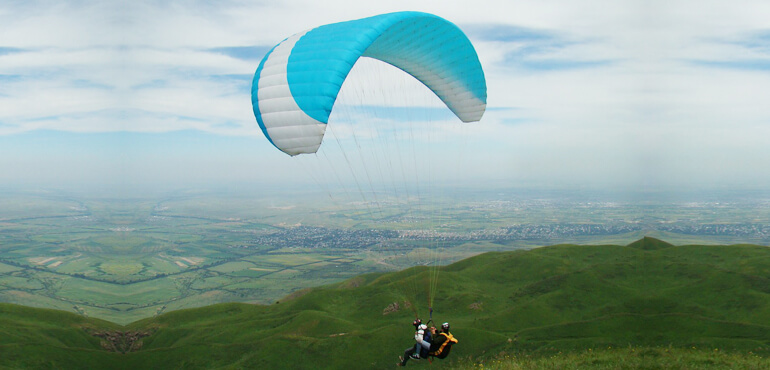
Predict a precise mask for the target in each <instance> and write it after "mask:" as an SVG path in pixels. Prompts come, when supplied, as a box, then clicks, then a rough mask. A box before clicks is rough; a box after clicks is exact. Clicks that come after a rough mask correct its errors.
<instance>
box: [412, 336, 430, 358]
mask: <svg viewBox="0 0 770 370" xmlns="http://www.w3.org/2000/svg"><path fill="white" fill-rule="evenodd" d="M415 348H416V350H417V354H418V355H420V358H427V357H428V356H427V354H428V352H430V342H428V341H427V340H424V341H422V342H420V343H417V346H415ZM423 355H425V356H423Z"/></svg>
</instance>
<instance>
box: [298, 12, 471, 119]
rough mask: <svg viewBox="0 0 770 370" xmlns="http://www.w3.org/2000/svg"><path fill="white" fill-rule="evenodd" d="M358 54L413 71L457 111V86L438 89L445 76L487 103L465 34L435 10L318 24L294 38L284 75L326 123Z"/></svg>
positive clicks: (301, 102)
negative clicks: (455, 89) (453, 88)
mask: <svg viewBox="0 0 770 370" xmlns="http://www.w3.org/2000/svg"><path fill="white" fill-rule="evenodd" d="M361 56H367V57H372V58H375V59H379V60H382V61H384V62H386V63H389V64H392V65H393V66H395V67H397V68H400V69H402V70H404V71H405V72H407V73H409V74H411V75H412V76H414V77H415V78H417V79H418V80H420V81H421V82H423V83H424V84H425V85H426V86H428V88H430V89H431V90H432V91H434V92H435V93H436V95H438V96H439V98H441V99H442V100H443V101H444V103H446V104H447V106H448V107H449V108H450V109H451V110H452V111H453V112H454V113H455V114H457V115H458V116H461V112H458V111H456V109H455V106H456V105H457V104H456V103H457V102H455V101H454V98H457V96H456V95H455V94H457V93H459V92H458V91H453V90H451V89H449V90H448V89H443V91H442V89H441V87H442V86H443V85H444V84H445V83H447V82H448V81H449V82H454V83H456V84H459V85H460V86H462V89H463V90H465V91H467V92H470V94H472V96H473V97H475V98H476V99H478V100H479V101H480V102H481V103H486V81H485V79H484V72H483V70H482V69H481V64H480V63H479V60H478V56H477V55H476V51H475V50H474V48H473V45H472V44H471V42H470V40H468V38H467V37H466V36H465V34H463V32H462V31H461V30H460V29H459V28H458V27H457V26H455V25H454V24H452V23H450V22H448V21H446V20H444V19H442V18H440V17H437V16H435V15H431V14H427V13H419V12H399V13H390V14H383V15H378V16H374V17H370V18H364V19H359V20H353V21H348V22H342V23H334V24H329V25H325V26H321V27H318V28H315V29H313V30H311V31H309V32H308V33H307V34H305V35H304V36H303V37H302V38H300V39H299V41H297V43H296V45H295V46H294V48H293V49H292V51H291V55H290V56H289V61H288V65H287V80H288V82H289V87H290V89H291V94H292V96H293V97H294V100H295V101H296V102H297V105H298V106H299V107H300V108H301V109H302V111H304V112H305V113H306V114H307V115H308V116H310V117H312V118H314V119H316V120H318V121H320V122H324V123H327V122H328V119H329V115H330V114H331V111H332V107H333V106H334V102H335V100H336V99H337V94H338V92H339V90H340V88H341V86H342V83H343V82H344V81H345V78H346V77H347V75H348V73H349V72H350V70H351V68H353V65H354V64H355V62H356V61H357V60H358V58H359V57H361ZM436 77H438V78H436ZM444 87H446V86H444ZM461 118H462V117H461Z"/></svg>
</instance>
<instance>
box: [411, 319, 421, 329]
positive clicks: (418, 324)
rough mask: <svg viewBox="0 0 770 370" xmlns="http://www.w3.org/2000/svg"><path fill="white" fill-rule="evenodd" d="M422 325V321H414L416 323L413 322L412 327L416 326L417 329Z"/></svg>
mask: <svg viewBox="0 0 770 370" xmlns="http://www.w3.org/2000/svg"><path fill="white" fill-rule="evenodd" d="M420 324H422V320H420V319H414V321H412V325H414V327H415V328H417V327H418V326H420Z"/></svg>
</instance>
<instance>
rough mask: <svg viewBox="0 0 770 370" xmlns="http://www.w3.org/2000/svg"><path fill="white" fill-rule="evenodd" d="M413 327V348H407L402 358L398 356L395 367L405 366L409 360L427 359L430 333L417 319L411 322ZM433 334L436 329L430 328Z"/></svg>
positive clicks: (429, 347)
mask: <svg viewBox="0 0 770 370" xmlns="http://www.w3.org/2000/svg"><path fill="white" fill-rule="evenodd" d="M412 325H414V328H415V332H414V341H415V342H416V343H415V345H414V346H412V347H409V348H407V349H406V351H404V356H403V357H402V356H399V357H398V359H399V360H400V361H399V362H398V363H397V364H396V365H398V366H406V362H407V361H409V359H410V358H411V359H414V360H419V359H421V358H428V354H429V352H430V349H431V339H432V332H431V331H429V330H428V326H427V325H425V324H423V323H422V320H420V319H417V320H414V322H412ZM432 329H433V332H434V333H435V330H436V328H432Z"/></svg>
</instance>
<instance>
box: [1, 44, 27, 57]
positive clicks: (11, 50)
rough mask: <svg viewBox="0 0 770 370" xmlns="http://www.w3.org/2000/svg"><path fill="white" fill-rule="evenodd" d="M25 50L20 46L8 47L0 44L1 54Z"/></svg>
mask: <svg viewBox="0 0 770 370" xmlns="http://www.w3.org/2000/svg"><path fill="white" fill-rule="evenodd" d="M22 51H24V49H19V48H7V47H2V46H0V55H6V54H12V53H20V52H22Z"/></svg>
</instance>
